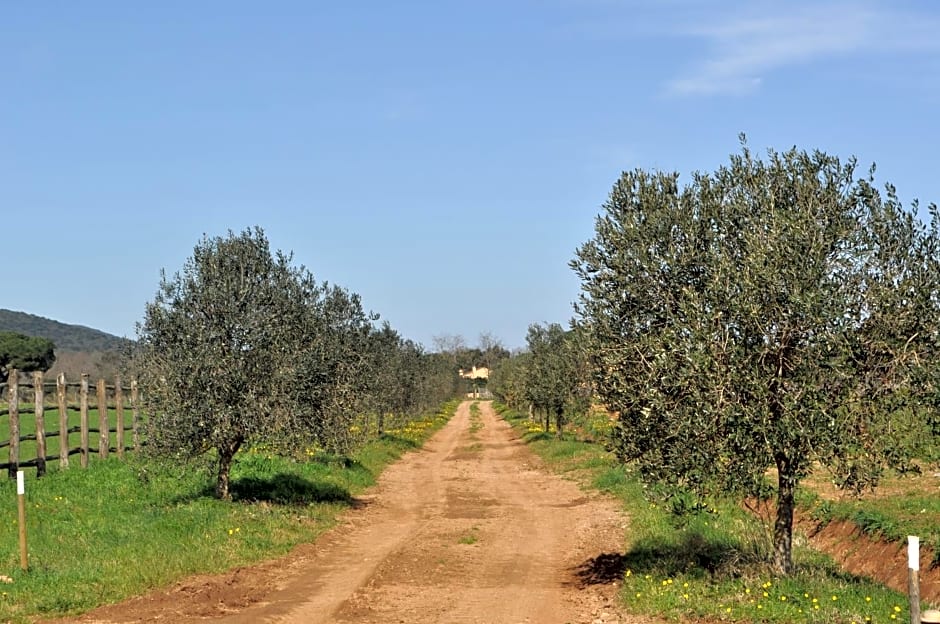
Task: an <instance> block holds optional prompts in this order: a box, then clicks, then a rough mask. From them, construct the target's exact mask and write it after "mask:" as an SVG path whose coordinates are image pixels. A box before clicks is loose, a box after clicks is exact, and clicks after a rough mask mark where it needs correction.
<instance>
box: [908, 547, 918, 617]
mask: <svg viewBox="0 0 940 624" xmlns="http://www.w3.org/2000/svg"><path fill="white" fill-rule="evenodd" d="M919 576H920V538H919V537H917V536H916V535H908V536H907V592H908V595H910V598H911V624H920V578H919Z"/></svg>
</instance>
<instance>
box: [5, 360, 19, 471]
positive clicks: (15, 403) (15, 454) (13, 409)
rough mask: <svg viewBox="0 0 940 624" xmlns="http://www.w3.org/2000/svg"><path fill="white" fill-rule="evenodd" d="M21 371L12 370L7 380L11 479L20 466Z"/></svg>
mask: <svg viewBox="0 0 940 624" xmlns="http://www.w3.org/2000/svg"><path fill="white" fill-rule="evenodd" d="M19 376H20V375H19V373H18V372H17V371H16V369H15V368H14V369H11V370H10V377H9V378H8V381H7V397H8V398H9V401H10V468H9V474H10V478H11V479H15V478H16V471H17V470H19V467H20V389H19V386H18V385H17V384H18V381H19Z"/></svg>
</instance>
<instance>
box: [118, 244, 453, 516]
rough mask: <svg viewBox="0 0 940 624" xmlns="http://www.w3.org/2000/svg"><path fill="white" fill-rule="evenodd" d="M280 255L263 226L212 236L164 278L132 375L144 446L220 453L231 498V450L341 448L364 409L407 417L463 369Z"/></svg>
mask: <svg viewBox="0 0 940 624" xmlns="http://www.w3.org/2000/svg"><path fill="white" fill-rule="evenodd" d="M291 260H292V259H291V256H290V255H287V254H284V253H281V252H276V253H272V252H271V250H270V247H269V243H268V240H267V238H266V237H265V235H264V233H263V231H262V230H261V229H260V228H255V229H253V230H248V231H245V232H242V233H240V234H234V233H232V232H229V234H228V235H227V236H226V237H216V238H208V237H204V238H203V239H202V240H201V241H200V242H199V243H198V244H197V245H196V247H195V249H194V252H193V256H192V257H191V258H190V259H189V260H188V261H187V262H186V264H185V265H184V267H183V269H182V271H180V272H178V273H175V274H173V275H172V276H168V275H166V274H165V273H164V274H163V276H162V278H161V284H160V288H159V290H158V292H157V294H156V296H155V298H154V300H153V301H152V302H150V303H148V305H147V308H146V312H145V317H144V320H143V322H142V323H141V324H140V325H139V326H138V342H137V345H136V350H135V353H134V357H133V362H132V366H133V367H134V368H135V372H136V374H137V375H138V377H139V378H140V384H141V387H143V388H145V389H146V392H145V395H144V396H145V399H146V407H147V408H148V413H149V414H150V415H151V416H150V421H149V424H150V427H149V428H150V431H149V438H148V449H149V450H150V451H151V452H154V453H156V454H161V455H172V456H175V457H194V456H198V455H200V454H203V453H206V452H210V451H214V452H215V453H216V454H217V457H218V476H217V484H216V493H217V495H218V496H219V497H221V498H228V497H229V472H230V468H231V465H232V461H233V458H234V457H235V454H236V453H237V452H238V451H239V450H240V449H243V448H246V447H250V446H252V445H259V444H264V445H266V446H267V447H268V448H273V449H277V450H281V451H284V452H290V451H291V450H292V449H298V448H306V447H309V446H317V447H320V448H324V449H327V450H329V451H331V452H339V453H342V452H347V451H349V450H350V448H351V447H352V445H353V444H354V443H355V441H356V438H357V436H356V435H355V432H356V431H357V429H358V427H357V426H355V425H356V423H357V422H359V421H357V419H359V418H360V417H361V415H362V414H363V413H375V414H377V415H379V421H380V422H379V428H380V429H381V428H382V427H383V426H384V425H383V422H382V421H383V418H384V415H386V414H388V413H404V412H407V413H411V412H416V411H419V410H421V409H424V408H426V407H427V406H428V405H429V404H434V403H436V402H440V401H443V400H445V399H446V398H449V397H451V396H453V394H454V392H455V391H456V382H457V378H456V371H453V370H451V369H450V367H449V366H448V365H447V363H446V362H445V361H443V360H441V359H440V358H438V357H436V356H435V355H428V354H425V353H424V352H423V351H422V349H421V347H420V346H419V345H416V344H415V343H413V342H410V341H407V340H404V339H402V337H401V336H399V335H398V333H397V332H395V331H394V330H393V329H392V328H391V327H390V326H389V325H388V324H387V323H386V324H384V325H382V326H381V327H376V326H375V321H376V320H377V317H376V316H375V315H372V314H369V313H366V312H365V311H364V310H363V308H362V304H361V302H360V299H359V296H358V295H356V294H353V293H350V292H348V291H347V290H344V289H342V288H339V287H337V286H334V285H330V284H327V283H325V282H317V281H316V280H315V279H314V278H313V276H312V275H311V274H310V273H309V271H307V270H306V269H305V268H304V267H295V266H293V265H292V264H291Z"/></svg>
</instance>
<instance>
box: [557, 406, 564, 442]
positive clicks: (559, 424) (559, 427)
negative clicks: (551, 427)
mask: <svg viewBox="0 0 940 624" xmlns="http://www.w3.org/2000/svg"><path fill="white" fill-rule="evenodd" d="M564 428H565V410H564V408H560V407H559V408H556V409H555V429H556V431H555V435H556V436H557V437H558V439H561V434H562V430H563V429H564Z"/></svg>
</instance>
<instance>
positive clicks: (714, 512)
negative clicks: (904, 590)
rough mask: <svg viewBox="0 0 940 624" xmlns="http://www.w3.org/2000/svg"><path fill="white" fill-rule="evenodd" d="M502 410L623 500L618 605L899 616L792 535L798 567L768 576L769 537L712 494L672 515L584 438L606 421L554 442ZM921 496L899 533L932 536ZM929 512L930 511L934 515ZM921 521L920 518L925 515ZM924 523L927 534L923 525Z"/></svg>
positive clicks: (577, 472) (674, 610)
mask: <svg viewBox="0 0 940 624" xmlns="http://www.w3.org/2000/svg"><path fill="white" fill-rule="evenodd" d="M498 407H499V408H500V411H501V413H502V414H503V416H504V417H505V418H507V419H508V420H509V422H510V423H511V424H513V426H514V427H516V429H517V430H518V431H519V432H520V433H521V434H522V435H523V437H524V439H525V440H526V441H527V442H529V444H530V446H531V448H532V449H533V450H534V451H535V452H536V453H537V454H538V455H540V456H541V457H542V458H543V459H544V460H545V461H546V463H547V464H548V465H549V466H550V467H551V468H552V469H554V470H556V471H558V472H561V473H564V474H566V475H567V476H569V477H570V478H574V479H576V480H578V481H579V482H581V483H582V485H584V487H590V488H594V489H598V490H602V491H604V492H608V493H609V494H611V495H612V496H614V497H616V498H617V499H618V500H620V501H621V502H622V503H623V506H624V510H625V511H626V513H627V515H628V517H629V520H630V524H629V528H628V530H627V534H626V536H625V539H626V544H625V546H626V549H625V554H624V555H623V557H622V561H621V563H622V566H623V579H624V587H623V593H622V599H623V601H624V603H625V604H626V606H627V608H628V609H630V610H631V611H633V612H635V613H639V614H648V615H656V616H659V617H665V618H667V619H670V620H672V621H688V620H689V619H693V620H695V619H703V620H705V621H709V622H713V621H720V622H779V623H784V622H786V623H803V622H806V623H814V624H815V623H820V624H821V623H827V624H829V623H832V624H842V623H844V624H850V623H853V622H854V623H857V624H863V623H867V622H907V621H909V620H910V618H909V615H908V606H907V605H908V601H907V597H906V596H905V595H902V594H899V593H898V592H895V591H893V590H890V589H888V588H886V587H884V586H882V585H880V584H878V583H875V582H872V581H870V580H867V579H863V578H859V577H855V576H852V575H851V574H847V573H845V572H844V571H842V570H841V569H840V568H839V567H838V566H837V565H836V564H834V563H833V562H832V560H831V559H829V558H828V557H826V556H825V555H822V554H820V553H818V552H817V551H814V550H812V549H810V548H808V547H805V546H802V545H801V540H800V539H797V540H795V541H796V542H797V546H796V547H795V548H794V561H795V563H796V566H797V570H798V572H797V573H796V574H795V575H793V576H792V577H788V578H777V577H775V575H774V574H773V572H772V570H771V568H770V566H769V565H768V564H767V563H765V562H766V561H767V560H768V555H769V552H770V542H769V535H768V533H767V531H766V529H765V527H763V526H761V524H760V523H759V522H758V521H757V520H756V519H755V517H754V516H753V515H751V514H749V513H747V512H746V511H744V510H743V509H742V508H741V507H740V506H739V505H737V504H735V503H734V502H733V501H726V500H725V501H722V500H717V501H711V505H710V506H709V507H708V508H707V509H705V510H703V511H701V512H699V513H695V514H692V515H678V514H676V513H673V510H672V509H671V508H670V507H669V506H668V505H664V504H663V503H662V502H656V499H655V497H651V496H648V495H647V494H648V493H647V491H646V489H645V488H644V487H643V485H642V484H641V483H640V481H639V479H638V478H637V475H635V474H634V473H633V472H632V471H631V470H630V468H629V467H627V466H624V465H621V464H619V463H618V462H617V461H616V459H615V458H614V457H613V456H612V454H610V453H609V452H607V451H606V450H605V449H604V448H603V446H601V445H600V444H597V443H591V442H585V441H583V438H584V437H585V436H586V437H588V438H592V439H601V436H602V433H603V430H604V429H605V428H607V427H608V426H609V425H608V424H605V423H604V422H602V421H597V422H592V421H591V420H590V419H587V420H584V421H582V422H579V423H575V427H573V428H572V429H574V430H576V431H578V432H579V434H578V435H577V436H576V435H575V434H573V433H568V434H566V435H565V437H564V439H562V440H556V439H555V437H554V436H553V435H548V434H545V433H543V432H541V431H540V429H539V427H538V426H537V425H534V424H533V423H531V422H530V421H529V420H528V419H527V418H526V417H525V416H524V415H521V414H518V413H516V412H514V411H512V410H507V409H505V408H503V407H501V406H498ZM918 505H930V506H929V508H928V509H929V510H934V511H935V510H936V501H921V502H918V503H913V502H912V503H911V504H906V505H905V507H904V508H905V510H906V511H905V513H904V514H899V515H898V516H897V518H898V523H899V525H898V526H901V527H904V528H902V529H899V530H900V531H901V532H904V531H907V530H914V529H915V528H917V529H924V530H925V533H924V534H927V535H931V534H932V535H935V534H936V530H937V527H936V526H935V525H934V526H933V527H928V526H926V525H924V524H922V523H921V519H923V518H924V517H926V516H928V515H929V513H928V512H927V511H925V513H924V514H921V513H920V510H919V509H917V510H916V513H915V514H913V515H915V516H916V520H915V522H913V523H907V522H906V521H902V518H908V517H909V516H910V515H911V514H910V513H908V512H913V511H914V508H915V507H917V506H918ZM936 518H937V514H936V513H934V514H933V516H932V519H933V520H934V521H936ZM928 524H929V522H928ZM931 529H932V531H933V533H930V532H929V531H930V530H931Z"/></svg>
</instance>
